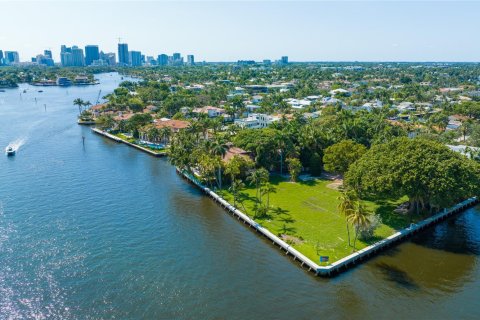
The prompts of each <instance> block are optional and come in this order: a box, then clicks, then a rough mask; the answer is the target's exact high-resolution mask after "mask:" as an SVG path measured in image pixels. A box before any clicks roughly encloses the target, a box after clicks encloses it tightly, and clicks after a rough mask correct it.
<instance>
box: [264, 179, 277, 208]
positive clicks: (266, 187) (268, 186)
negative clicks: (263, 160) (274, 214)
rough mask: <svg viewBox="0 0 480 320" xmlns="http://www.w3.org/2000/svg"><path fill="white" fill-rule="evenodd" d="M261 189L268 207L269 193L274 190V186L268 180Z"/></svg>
mask: <svg viewBox="0 0 480 320" xmlns="http://www.w3.org/2000/svg"><path fill="white" fill-rule="evenodd" d="M261 191H262V192H263V193H265V194H266V195H267V208H270V193H273V192H275V191H276V189H275V187H274V186H273V185H272V184H271V183H270V182H267V183H265V185H264V186H263V188H262V190H261Z"/></svg>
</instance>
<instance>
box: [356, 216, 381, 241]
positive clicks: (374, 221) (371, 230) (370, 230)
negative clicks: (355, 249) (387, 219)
mask: <svg viewBox="0 0 480 320" xmlns="http://www.w3.org/2000/svg"><path fill="white" fill-rule="evenodd" d="M381 225H382V217H380V215H378V214H372V216H371V217H370V223H369V225H368V226H367V227H365V228H362V229H361V230H360V239H362V240H366V239H369V238H371V237H373V235H374V234H375V230H376V229H377V228H378V227H379V226H381Z"/></svg>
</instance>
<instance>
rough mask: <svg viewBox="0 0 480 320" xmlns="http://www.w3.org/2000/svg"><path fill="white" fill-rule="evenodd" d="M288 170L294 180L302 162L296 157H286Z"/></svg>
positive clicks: (294, 180) (293, 180)
mask: <svg viewBox="0 0 480 320" xmlns="http://www.w3.org/2000/svg"><path fill="white" fill-rule="evenodd" d="M287 163H288V171H289V172H290V179H291V180H292V182H296V181H297V178H298V175H299V174H300V171H301V170H302V163H301V162H300V160H298V159H297V158H288V159H287Z"/></svg>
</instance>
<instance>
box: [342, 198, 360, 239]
mask: <svg viewBox="0 0 480 320" xmlns="http://www.w3.org/2000/svg"><path fill="white" fill-rule="evenodd" d="M337 200H339V203H338V206H337V209H338V211H339V212H340V214H342V215H343V216H344V217H345V223H346V225H347V234H348V245H349V246H350V245H351V243H350V227H349V221H348V217H349V215H350V214H351V212H352V211H353V209H354V208H355V205H356V202H357V201H358V199H357V197H356V195H355V194H354V193H353V192H352V191H347V190H342V193H341V194H340V196H338V197H337Z"/></svg>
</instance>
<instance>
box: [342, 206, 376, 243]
mask: <svg viewBox="0 0 480 320" xmlns="http://www.w3.org/2000/svg"><path fill="white" fill-rule="evenodd" d="M349 212H350V213H349V215H348V218H347V219H348V221H349V222H350V223H351V224H352V225H353V226H354V227H355V239H354V240H353V249H354V250H355V248H356V247H355V245H356V242H357V238H358V234H359V233H360V231H361V230H362V229H364V228H366V227H368V226H369V225H370V223H371V218H370V217H371V215H370V212H369V211H367V209H366V208H365V207H364V206H363V205H362V204H361V203H360V202H357V203H356V205H355V207H354V208H353V210H349Z"/></svg>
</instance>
